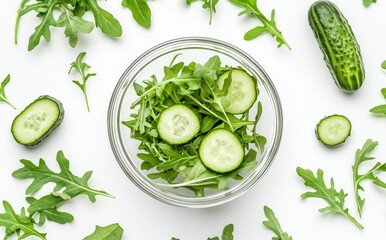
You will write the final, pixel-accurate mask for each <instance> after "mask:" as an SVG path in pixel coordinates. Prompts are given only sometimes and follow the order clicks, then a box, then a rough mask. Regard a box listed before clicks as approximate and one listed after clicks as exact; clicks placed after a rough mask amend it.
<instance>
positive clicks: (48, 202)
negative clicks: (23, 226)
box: [26, 194, 74, 226]
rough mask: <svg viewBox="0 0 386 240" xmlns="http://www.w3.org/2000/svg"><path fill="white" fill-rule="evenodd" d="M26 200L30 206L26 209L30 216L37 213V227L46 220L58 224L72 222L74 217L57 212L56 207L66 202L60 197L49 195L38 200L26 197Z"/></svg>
mask: <svg viewBox="0 0 386 240" xmlns="http://www.w3.org/2000/svg"><path fill="white" fill-rule="evenodd" d="M26 200H27V202H28V203H29V204H30V206H29V207H28V209H27V211H28V212H29V214H30V216H34V215H35V214H36V213H39V221H38V223H37V224H38V225H39V226H42V225H43V224H44V223H45V222H46V220H48V221H51V222H56V223H60V224H65V223H70V222H72V221H74V217H73V216H72V215H71V214H69V213H66V212H60V211H58V209H57V207H59V206H60V205H62V204H63V203H64V202H65V201H67V200H65V199H63V198H61V197H58V196H54V195H52V194H49V195H46V196H44V197H42V198H40V199H36V198H34V197H27V198H26Z"/></svg>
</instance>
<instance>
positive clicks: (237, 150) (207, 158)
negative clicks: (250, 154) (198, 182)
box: [198, 129, 244, 173]
mask: <svg viewBox="0 0 386 240" xmlns="http://www.w3.org/2000/svg"><path fill="white" fill-rule="evenodd" d="M198 151H199V156H200V159H201V162H202V164H204V166H205V167H206V168H208V169H210V170H212V171H214V172H218V173H227V172H231V171H233V170H235V169H237V168H238V167H239V166H240V165H241V163H242V162H243V158H244V148H243V146H242V145H241V143H240V141H239V139H238V138H237V137H236V135H235V134H233V133H232V132H231V131H228V130H226V129H215V130H213V131H211V132H209V133H208V134H207V135H206V136H205V137H204V139H203V140H202V142H201V144H200V148H199V149H198Z"/></svg>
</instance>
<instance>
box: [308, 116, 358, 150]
mask: <svg viewBox="0 0 386 240" xmlns="http://www.w3.org/2000/svg"><path fill="white" fill-rule="evenodd" d="M315 133H316V137H317V138H318V139H319V140H320V141H321V142H322V143H323V144H324V145H327V146H336V145H339V144H341V143H343V142H345V141H346V139H347V138H348V137H349V136H350V134H351V122H350V120H349V119H348V118H347V117H345V116H343V115H337V114H334V115H331V116H328V117H325V118H323V119H322V120H320V121H319V123H318V124H317V125H316V129H315Z"/></svg>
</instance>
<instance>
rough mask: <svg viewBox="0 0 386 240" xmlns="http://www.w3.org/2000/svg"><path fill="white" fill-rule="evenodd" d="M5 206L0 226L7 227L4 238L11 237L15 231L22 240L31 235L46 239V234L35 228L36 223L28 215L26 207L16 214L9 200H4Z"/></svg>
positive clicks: (0, 217) (0, 214)
mask: <svg viewBox="0 0 386 240" xmlns="http://www.w3.org/2000/svg"><path fill="white" fill-rule="evenodd" d="M3 206H4V210H5V213H0V226H3V227H5V233H6V235H5V237H4V240H6V239H9V238H10V237H11V236H12V235H13V234H15V233H16V234H17V235H18V239H20V240H21V239H25V238H27V237H30V236H35V237H38V238H40V239H43V240H46V234H45V233H40V232H38V231H37V230H35V227H34V224H33V222H32V220H31V218H30V217H28V216H27V215H26V213H25V209H24V208H22V209H21V213H20V214H16V213H15V211H14V210H13V208H12V206H11V204H9V203H8V202H7V201H3Z"/></svg>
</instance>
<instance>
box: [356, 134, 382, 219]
mask: <svg viewBox="0 0 386 240" xmlns="http://www.w3.org/2000/svg"><path fill="white" fill-rule="evenodd" d="M377 146H378V142H376V141H373V140H371V139H368V140H367V141H366V142H365V143H364V145H363V147H362V149H357V151H356V153H355V163H354V165H353V166H352V170H353V180H354V192H355V201H356V204H357V209H358V213H359V216H360V217H362V210H363V205H364V203H365V199H364V198H363V199H362V198H361V197H360V195H359V191H364V189H363V187H362V186H361V182H362V181H363V180H366V179H368V180H371V181H377V180H376V179H378V178H377V177H376V176H375V175H374V174H375V173H377V172H378V171H386V164H382V163H380V162H377V163H376V164H375V165H374V166H373V167H372V168H371V169H370V170H369V171H368V172H366V173H365V174H360V173H359V166H360V164H361V163H363V162H366V161H369V160H373V159H374V157H369V156H368V154H370V153H371V152H372V151H373V150H374V149H375V148H376V147H377ZM379 181H380V180H379Z"/></svg>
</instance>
